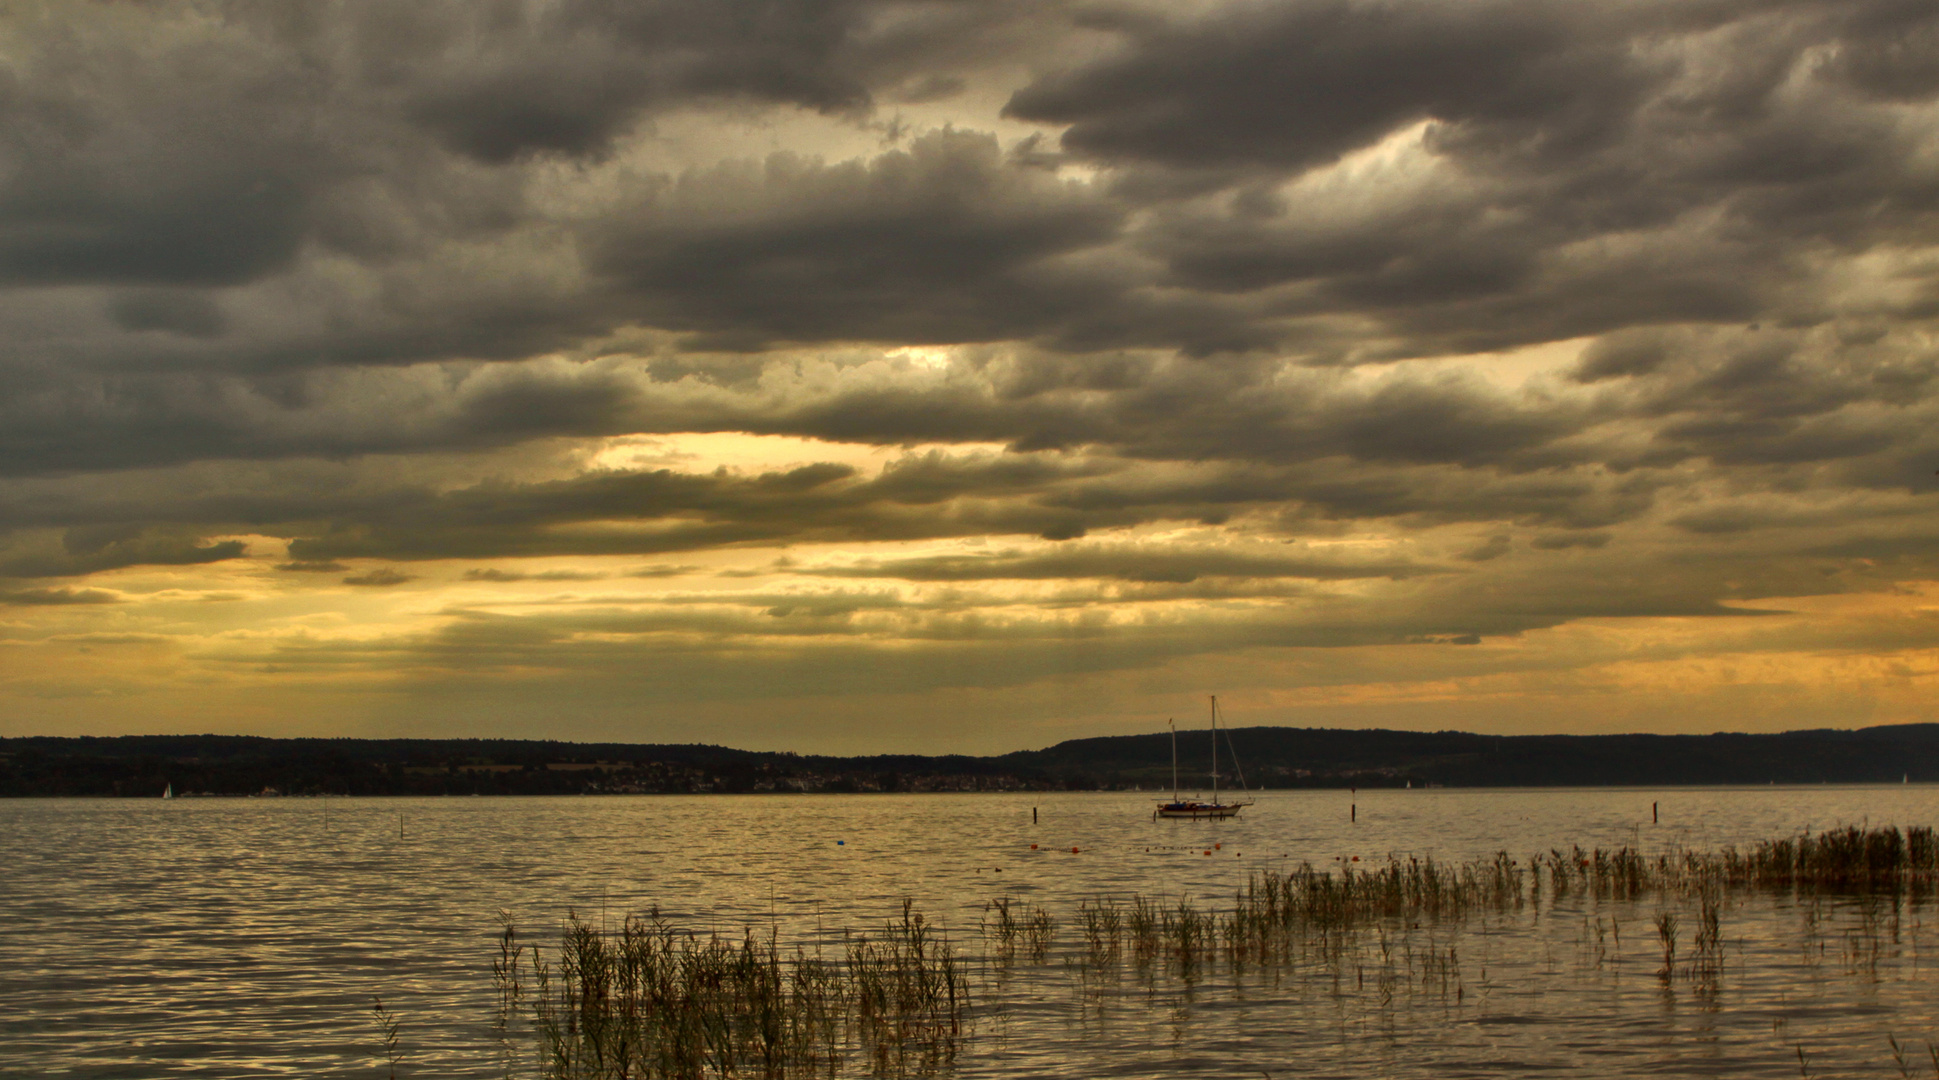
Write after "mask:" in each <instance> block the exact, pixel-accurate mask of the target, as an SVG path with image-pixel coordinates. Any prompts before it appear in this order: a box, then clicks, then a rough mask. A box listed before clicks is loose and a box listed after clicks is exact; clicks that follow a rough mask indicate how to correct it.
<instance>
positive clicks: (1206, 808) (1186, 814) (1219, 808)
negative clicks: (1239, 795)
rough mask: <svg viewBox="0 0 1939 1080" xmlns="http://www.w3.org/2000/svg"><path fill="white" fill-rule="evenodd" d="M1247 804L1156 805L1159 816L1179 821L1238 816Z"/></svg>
mask: <svg viewBox="0 0 1939 1080" xmlns="http://www.w3.org/2000/svg"><path fill="white" fill-rule="evenodd" d="M1248 805H1250V804H1249V803H1183V804H1180V803H1160V804H1159V805H1158V816H1159V817H1161V818H1175V819H1178V820H1181V821H1197V820H1201V819H1214V820H1219V819H1224V818H1232V817H1238V816H1239V811H1241V810H1243V809H1245V808H1246V807H1247V806H1248Z"/></svg>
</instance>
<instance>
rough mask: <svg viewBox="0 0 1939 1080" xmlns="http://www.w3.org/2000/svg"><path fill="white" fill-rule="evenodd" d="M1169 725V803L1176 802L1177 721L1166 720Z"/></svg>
mask: <svg viewBox="0 0 1939 1080" xmlns="http://www.w3.org/2000/svg"><path fill="white" fill-rule="evenodd" d="M1165 723H1167V724H1170V725H1171V801H1173V802H1177V801H1178V721H1176V720H1167V721H1165Z"/></svg>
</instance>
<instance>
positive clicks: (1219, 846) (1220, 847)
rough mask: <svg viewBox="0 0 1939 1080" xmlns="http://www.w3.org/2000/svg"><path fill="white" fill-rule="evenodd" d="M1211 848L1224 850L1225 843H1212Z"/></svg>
mask: <svg viewBox="0 0 1939 1080" xmlns="http://www.w3.org/2000/svg"><path fill="white" fill-rule="evenodd" d="M1212 850H1213V851H1224V850H1225V845H1224V844H1213V845H1212Z"/></svg>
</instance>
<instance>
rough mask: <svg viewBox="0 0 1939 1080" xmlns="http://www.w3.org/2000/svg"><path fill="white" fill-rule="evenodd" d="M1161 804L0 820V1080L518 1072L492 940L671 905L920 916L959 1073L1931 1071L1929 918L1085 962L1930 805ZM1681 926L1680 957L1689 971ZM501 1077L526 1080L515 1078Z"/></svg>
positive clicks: (1832, 916) (1763, 917)
mask: <svg viewBox="0 0 1939 1080" xmlns="http://www.w3.org/2000/svg"><path fill="white" fill-rule="evenodd" d="M1152 799H1153V796H1152V795H1149V794H1146V795H1139V794H1135V793H1096V794H1089V793H1087V794H1021V795H1008V794H1006V795H847V796H838V795H818V796H746V797H742V796H693V797H671V796H643V797H611V798H560V799H489V798H466V799H421V800H414V799H365V800H342V799H331V800H327V801H326V800H322V799H251V800H241V799H176V800H173V801H168V802H164V801H162V800H159V799H157V800H143V801H139V802H136V801H109V800H17V801H8V802H0V1002H4V1003H5V1004H6V1006H7V1008H5V1009H4V1010H0V1076H4V1077H28V1076H36V1077H37V1076H77V1077H175V1076H210V1077H214V1076H220V1077H249V1076H298V1077H351V1076H356V1077H372V1076H387V1075H390V1069H391V1065H390V1064H389V1063H388V1062H386V1061H384V1060H383V1047H382V1033H381V1031H380V1030H379V1026H378V1023H377V1021H376V1020H375V1018H374V1017H373V1016H372V1014H371V1003H372V1000H373V998H376V997H379V996H381V998H382V1000H383V1002H384V1004H385V1007H386V1008H387V1009H389V1010H390V1011H391V1012H392V1014H393V1015H394V1016H395V1017H396V1018H397V1021H398V1025H399V1026H398V1032H397V1033H398V1050H399V1054H400V1058H399V1060H398V1062H397V1064H396V1075H398V1076H400V1077H496V1076H503V1075H505V1074H506V1068H507V1063H506V1058H505V1045H504V1044H503V1043H502V1042H501V1040H500V1038H499V1034H498V1032H497V1031H496V1030H495V1029H494V1027H493V1019H494V1012H495V1007H496V996H495V992H494V988H493V983H492V974H491V962H492V959H493V958H494V956H495V955H496V944H495V939H496V936H497V934H498V932H499V930H500V921H499V914H498V913H499V912H500V911H501V910H503V911H506V912H509V913H510V915H511V917H512V918H513V919H514V920H515V921H516V922H517V923H518V925H519V926H520V928H521V930H522V932H523V934H524V935H525V937H526V938H527V939H528V940H533V941H538V942H540V943H543V944H547V945H549V944H551V943H552V942H553V941H554V940H556V931H557V928H558V927H559V926H560V925H561V924H562V922H563V921H564V920H565V918H566V916H567V913H568V911H569V910H574V911H576V912H577V913H578V914H579V915H580V916H581V917H582V918H584V919H586V920H587V921H589V922H591V923H593V924H595V925H603V926H607V927H617V926H619V925H620V924H621V922H622V921H623V919H624V918H625V916H627V915H629V914H635V913H641V912H645V911H647V910H648V909H651V908H655V907H657V908H658V910H659V912H660V914H661V916H662V917H663V918H665V919H666V920H668V922H669V923H670V924H672V925H674V926H676V927H679V928H681V929H682V930H693V931H696V932H698V933H700V934H701V935H703V936H704V935H706V934H708V933H719V934H721V935H722V936H724V937H727V938H730V939H732V940H735V941H738V940H740V939H741V938H742V936H743V934H744V932H745V931H747V930H749V929H752V930H753V931H755V932H756V933H757V934H759V935H762V936H763V937H765V936H766V935H768V934H769V933H770V932H772V933H773V934H774V935H775V936H776V938H777V939H778V940H779V941H780V942H781V943H782V945H783V946H784V947H787V946H791V945H798V946H800V947H801V948H802V949H803V950H804V951H805V954H806V955H808V956H813V955H816V953H817V951H818V950H819V951H823V952H825V953H827V954H830V955H833V954H835V953H838V952H839V950H840V948H841V945H840V943H841V932H842V931H843V930H844V929H852V930H870V929H874V928H878V927H880V926H881V925H882V924H883V923H885V922H886V921H888V920H890V919H891V918H894V917H896V916H898V914H899V913H900V911H901V904H902V900H903V899H905V898H908V899H911V900H913V901H914V903H915V905H916V907H917V908H918V909H919V910H921V911H923V912H926V913H927V914H928V915H929V917H930V919H931V920H932V921H934V922H940V923H941V924H943V926H944V927H945V928H946V930H947V933H948V936H949V938H950V940H951V942H952V943H953V944H954V945H955V947H956V949H957V951H958V952H959V953H960V954H961V955H962V957H963V958H964V959H965V961H966V963H967V964H968V965H969V967H970V968H971V969H972V974H973V979H974V987H975V992H976V997H975V1000H974V1007H973V1009H972V1011H971V1023H970V1034H969V1037H968V1038H967V1039H966V1041H965V1042H964V1043H963V1044H962V1046H961V1048H960V1050H959V1052H958V1053H957V1055H956V1057H955V1059H954V1062H953V1064H952V1065H949V1066H947V1067H946V1068H945V1069H944V1072H945V1073H946V1074H949V1075H956V1076H963V1077H994V1076H1071V1077H1079V1076H1122V1077H1160V1076H1162V1077H1168V1078H1169V1077H1178V1076H1208V1077H1209V1076H1232V1077H1242V1076H1249V1077H1258V1076H1260V1075H1262V1074H1265V1075H1269V1076H1272V1077H1288V1076H1339V1077H1367V1076H1395V1077H1423V1078H1426V1077H1450V1076H1509V1075H1517V1074H1536V1075H1546V1074H1563V1073H1573V1074H1578V1075H1597V1076H1706V1077H1719V1076H1730V1077H1737V1076H1798V1075H1800V1072H1801V1066H1800V1058H1799V1052H1800V1051H1802V1053H1803V1055H1804V1062H1803V1066H1802V1071H1804V1072H1807V1073H1808V1074H1809V1075H1812V1076H1840V1075H1874V1076H1897V1075H1900V1069H1899V1067H1898V1065H1897V1064H1896V1063H1895V1062H1894V1059H1893V1052H1892V1048H1891V1046H1890V1044H1889V1043H1888V1041H1887V1039H1888V1036H1893V1037H1896V1038H1897V1040H1898V1041H1899V1043H1900V1044H1901V1045H1902V1046H1904V1047H1906V1048H1907V1052H1906V1062H1907V1067H1908V1068H1909V1069H1911V1070H1912V1072H1911V1074H1912V1075H1933V1073H1934V1069H1935V1062H1934V1061H1933V1060H1930V1059H1928V1056H1927V1054H1928V1052H1927V1049H1926V1040H1928V1039H1931V1040H1933V1041H1935V1042H1939V986H1936V985H1935V982H1936V981H1939V952H1935V949H1939V936H1936V935H1935V932H1934V929H1933V927H1932V923H1933V920H1934V916H1935V910H1934V902H1933V900H1932V899H1931V897H1930V893H1925V892H1919V891H1916V890H1915V891H1912V892H1909V893H1908V892H1900V893H1895V894H1894V895H1892V896H1889V897H1884V898H1880V897H1870V898H1867V897H1863V896H1857V895H1840V894H1836V893H1818V894H1812V895H1799V894H1796V893H1783V892H1768V891H1767V892H1756V893H1744V894H1740V895H1731V896H1729V897H1727V898H1725V900H1724V902H1723V903H1722V906H1721V910H1720V912H1719V915H1718V929H1717V937H1718V939H1719V941H1720V947H1719V948H1718V949H1717V950H1716V951H1715V956H1716V961H1715V962H1714V963H1710V964H1708V965H1707V966H1705V967H1704V969H1703V970H1702V971H1698V970H1697V969H1696V967H1694V966H1692V961H1691V959H1690V958H1691V956H1692V955H1693V954H1692V952H1691V949H1692V942H1693V940H1694V935H1695V934H1696V933H1697V932H1698V927H1699V925H1700V923H1699V913H1698V911H1697V907H1696V902H1695V901H1694V900H1689V899H1687V898H1686V899H1677V898H1674V897H1663V896H1655V895H1651V896H1644V897H1641V898H1639V899H1635V900H1616V899H1609V898H1603V899H1597V898H1596V897H1595V896H1593V895H1591V894H1585V893H1583V892H1582V891H1580V890H1578V891H1576V892H1574V893H1571V894H1567V895H1564V896H1562V897H1560V898H1559V899H1558V898H1547V899H1543V900H1542V901H1541V902H1539V903H1537V904H1532V905H1526V904H1524V905H1517V906H1514V907H1512V908H1509V909H1504V910H1499V911H1491V912H1485V913H1480V914H1476V915H1473V916H1471V917H1466V918H1461V919H1450V920H1444V921H1433V920H1420V921H1418V922H1416V921H1410V920H1399V921H1394V922H1390V923H1388V924H1384V925H1379V926H1370V927H1365V928H1362V929H1361V930H1359V931H1357V932H1356V933H1354V934H1351V935H1344V936H1337V937H1334V938H1331V939H1328V940H1323V941H1322V940H1317V939H1316V940H1310V941H1305V942H1303V943H1302V944H1301V945H1300V946H1299V947H1298V948H1297V949H1295V950H1293V952H1292V953H1291V954H1289V955H1287V956H1285V957H1283V958H1280V959H1279V960H1277V961H1275V962H1272V963H1254V964H1247V965H1241V966H1235V965H1233V964H1232V963H1231V962H1229V960H1225V959H1220V958H1218V957H1217V956H1213V955H1209V954H1208V955H1207V956H1206V957H1204V958H1201V959H1200V960H1197V961H1194V962H1190V963H1181V962H1179V961H1178V960H1177V958H1176V957H1172V956H1167V955H1163V954H1161V955H1157V956H1145V957H1143V958H1140V956H1139V955H1138V954H1137V952H1136V950H1135V949H1133V948H1131V947H1130V946H1129V945H1128V944H1127V945H1126V946H1125V947H1124V948H1122V949H1121V950H1115V951H1114V950H1102V951H1100V950H1097V949H1094V948H1093V947H1092V944H1091V943H1090V942H1087V940H1086V936H1085V932H1084V926H1083V923H1082V920H1081V918H1080V909H1081V908H1082V907H1084V906H1085V905H1087V904H1088V905H1095V904H1096V903H1097V902H1099V901H1106V902H1108V901H1111V900H1114V899H1115V900H1118V901H1120V902H1128V901H1129V898H1130V897H1132V896H1133V895H1134V894H1135V895H1139V896H1142V897H1144V898H1146V899H1148V900H1151V901H1162V902H1163V903H1165V904H1167V905H1172V906H1175V905H1176V904H1177V903H1178V902H1180V901H1181V900H1186V901H1189V902H1190V903H1191V904H1192V905H1193V906H1194V907H1195V908H1196V910H1199V911H1202V912H1216V911H1220V910H1229V909H1230V908H1231V907H1232V905H1233V902H1234V896H1235V894H1236V892H1237V891H1238V890H1239V889H1240V888H1242V887H1243V886H1244V884H1245V883H1246V881H1247V878H1248V876H1249V875H1250V874H1252V873H1255V872H1258V871H1262V870H1275V871H1278V870H1286V869H1291V868H1293V867H1296V866H1297V865H1298V864H1300V863H1301V862H1310V863H1312V864H1313V865H1314V866H1315V867H1318V868H1329V867H1339V866H1341V865H1343V864H1344V865H1352V859H1353V857H1355V856H1358V857H1359V858H1360V859H1361V860H1363V862H1362V865H1369V864H1374V863H1378V862H1384V861H1385V859H1386V857H1387V856H1388V855H1390V854H1395V855H1399V856H1401V857H1402V858H1403V859H1407V858H1414V857H1427V856H1432V857H1433V858H1435V859H1438V860H1443V861H1461V860H1468V859H1475V858H1483V857H1487V856H1490V855H1492V854H1494V853H1495V852H1497V851H1506V852H1508V853H1509V855H1510V856H1512V857H1514V858H1516V859H1518V860H1524V861H1525V860H1526V859H1527V857H1528V856H1530V855H1533V854H1536V853H1541V854H1544V855H1546V854H1547V853H1548V852H1549V851H1550V849H1552V848H1562V849H1564V850H1565V851H1566V850H1567V849H1568V848H1570V847H1571V846H1572V845H1581V846H1582V847H1585V848H1591V847H1596V846H1601V847H1606V848H1613V847H1621V846H1625V845H1628V846H1633V847H1636V848H1638V849H1640V850H1641V851H1643V852H1645V853H1655V852H1664V851H1675V850H1682V849H1694V850H1715V849H1719V848H1722V847H1724V846H1726V845H1739V846H1744V845H1748V844H1751V843H1753V842H1755V841H1758V840H1764V839H1772V838H1778V837H1783V836H1788V835H1794V834H1797V833H1799V832H1802V831H1805V830H1822V829H1827V828H1831V827H1834V826H1841V825H1860V824H1870V825H1899V826H1924V825H1931V824H1934V823H1939V788H1934V787H1928V786H1918V785H1914V786H1899V785H1894V786H1880V787H1812V788H1774V787H1773V788H1744V789H1669V790H1662V791H1649V790H1634V789H1624V790H1606V789H1597V790H1539V791H1455V790H1431V791H1375V792H1361V793H1359V794H1358V795H1357V796H1354V795H1349V794H1348V793H1346V792H1298V793H1295V792H1270V793H1266V794H1264V795H1262V796H1260V797H1259V803H1258V805H1257V806H1255V807H1253V808H1252V809H1250V810H1249V811H1247V813H1246V814H1245V816H1244V817H1242V818H1241V819H1239V820H1237V821H1230V822H1218V823H1213V822H1175V821H1154V820H1152V819H1151V817H1150V810H1151V805H1152ZM326 802H327V805H326ZM1653 802H1654V803H1657V804H1658V806H1659V812H1660V821H1659V822H1658V823H1655V824H1652V822H1651V804H1652V803H1653ZM1354 803H1357V806H1358V814H1357V817H1358V820H1357V821H1353V822H1350V821H1349V805H1350V804H1354ZM1033 807H1034V808H1035V809H1036V811H1037V821H1036V822H1035V823H1034V824H1033V823H1032V808H1033ZM400 816H401V822H402V835H401V836H400V831H399V825H400ZM1032 844H1036V845H1038V846H1037V848H1036V849H1035V850H1033V849H1032V848H1031V845H1032ZM1213 844H1217V845H1218V846H1217V847H1216V848H1213V847H1212V845H1213ZM1073 847H1075V848H1077V849H1078V851H1077V852H1076V853H1073V852H1072V851H1071V849H1072V848H1073ZM1208 850H1210V851H1212V854H1211V855H1206V854H1204V852H1205V851H1208ZM1343 861H1344V863H1343ZM995 899H1007V900H1010V901H1012V902H1013V903H1016V904H1023V905H1028V907H1027V908H1018V909H1016V910H1018V911H1024V910H1030V911H1034V910H1038V909H1041V910H1043V911H1045V912H1047V913H1048V914H1049V915H1050V916H1051V919H1052V928H1051V933H1050V937H1049V939H1048V942H1047V943H1046V947H1045V948H1044V950H1043V952H1042V955H1041V957H1039V956H1037V955H1036V954H1035V953H1034V951H1033V950H1032V949H1031V948H1030V947H1028V945H1027V944H1026V945H1025V946H1024V947H1022V948H1017V947H1014V946H1015V943H1014V942H1013V943H1011V946H1010V947H1004V943H1003V942H1001V941H999V940H997V937H996V935H994V934H993V933H991V932H988V931H986V929H985V924H986V922H988V921H989V920H992V919H993V918H994V916H993V915H992V913H991V912H990V911H989V909H988V908H987V904H988V903H989V902H990V901H992V900H995ZM1666 911H1668V912H1672V913H1676V914H1678V915H1679V917H1680V918H1681V920H1682V927H1683V930H1682V939H1681V941H1682V950H1683V951H1682V952H1681V953H1680V954H1679V958H1678V959H1677V961H1676V962H1674V963H1672V964H1671V965H1669V967H1670V972H1669V977H1668V978H1664V977H1663V975H1662V972H1663V970H1664V969H1665V963H1664V957H1663V948H1662V942H1661V935H1660V934H1659V932H1658V929H1657V927H1656V926H1655V925H1654V923H1655V920H1656V918H1657V917H1658V916H1659V915H1660V914H1662V913H1664V912H1666ZM514 1042H515V1043H516V1042H517V1040H516V1039H515V1040H514ZM522 1045H523V1044H519V1045H515V1046H514V1047H513V1049H514V1050H515V1051H516V1050H519V1049H520V1047H521V1046H522ZM847 1065H848V1071H849V1072H852V1073H855V1074H859V1075H866V1074H867V1072H868V1069H867V1067H866V1066H867V1062H866V1061H865V1060H861V1059H855V1060H851V1061H849V1062H848V1063H847ZM514 1074H515V1075H526V1076H535V1075H537V1072H536V1069H535V1068H534V1067H533V1066H532V1064H531V1059H530V1056H529V1054H527V1055H526V1056H525V1057H524V1058H522V1059H520V1060H519V1061H516V1062H514Z"/></svg>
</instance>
